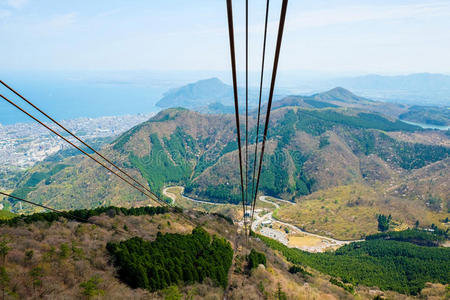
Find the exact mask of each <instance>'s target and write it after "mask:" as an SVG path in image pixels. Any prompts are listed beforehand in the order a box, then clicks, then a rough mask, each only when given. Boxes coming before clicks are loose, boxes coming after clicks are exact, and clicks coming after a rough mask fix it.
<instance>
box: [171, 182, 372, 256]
mask: <svg viewBox="0 0 450 300" xmlns="http://www.w3.org/2000/svg"><path fill="white" fill-rule="evenodd" d="M168 188H171V187H166V188H164V189H163V194H164V195H166V196H167V197H169V198H171V199H172V201H173V202H172V204H174V203H175V201H176V195H175V194H173V193H171V192H168V191H167V189H168ZM178 188H181V189H182V190H181V195H182V197H183V198H184V199H187V200H190V201H193V202H197V203H202V204H209V205H225V204H226V203H214V202H208V201H202V200H197V199H192V198H189V197H186V196H184V195H183V192H184V188H183V187H181V186H180V187H178ZM267 198H268V196H260V197H259V200H260V201H261V202H265V203H269V204H272V205H273V206H274V207H275V208H279V207H280V205H279V204H278V203H276V202H274V201H271V200H268V199H267ZM271 198H273V199H275V200H276V201H280V202H284V203H287V204H290V205H294V203H293V202H290V201H287V200H283V199H277V198H274V197H271ZM264 220H271V221H272V222H277V223H279V224H282V225H284V226H287V227H290V228H292V229H294V230H295V231H297V232H301V233H303V234H305V235H309V236H314V237H316V238H319V239H321V240H324V241H326V242H327V243H324V247H323V248H327V247H330V246H342V245H346V244H349V243H352V242H360V241H363V240H351V241H341V240H336V239H333V238H330V237H327V236H323V235H319V234H315V233H311V232H307V231H304V230H303V229H301V228H299V227H297V226H295V225H292V224H290V223H286V222H282V221H279V220H277V219H274V218H273V215H272V212H269V213H267V214H265V215H262V216H260V215H259V214H255V218H254V220H253V223H252V230H253V231H256V229H257V228H258V226H259V225H260V224H261V223H262V222H263V221H264ZM260 233H261V234H263V235H265V236H267V237H270V238H275V239H276V240H278V241H279V242H281V243H283V244H285V245H287V238H286V234H284V233H283V232H281V231H278V230H274V229H270V228H266V227H263V230H261V231H260Z"/></svg>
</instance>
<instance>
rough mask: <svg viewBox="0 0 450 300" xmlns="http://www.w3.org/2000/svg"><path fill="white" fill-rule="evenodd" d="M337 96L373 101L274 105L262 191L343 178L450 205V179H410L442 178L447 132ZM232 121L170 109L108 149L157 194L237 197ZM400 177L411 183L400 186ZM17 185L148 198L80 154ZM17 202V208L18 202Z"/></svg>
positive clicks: (69, 199)
mask: <svg viewBox="0 0 450 300" xmlns="http://www.w3.org/2000/svg"><path fill="white" fill-rule="evenodd" d="M311 101H315V102H311ZM332 102H333V103H338V102H339V103H341V104H342V103H347V104H354V105H356V104H358V105H360V104H361V103H362V104H364V105H366V104H367V105H372V104H373V103H372V101H370V100H367V99H364V98H360V97H358V96H355V95H353V94H351V93H350V92H348V91H346V90H344V89H339V88H338V89H334V90H332V91H330V92H327V93H322V94H317V95H314V96H312V97H311V98H308V99H306V98H301V97H287V98H285V99H283V100H281V101H279V102H276V103H275V104H274V107H275V109H274V110H273V112H272V116H271V124H270V130H269V137H268V138H269V139H268V142H267V151H266V156H265V160H264V165H263V175H262V177H261V186H260V191H261V192H262V193H264V194H266V195H271V196H275V197H282V198H284V199H289V200H293V201H294V200H295V199H300V198H299V197H302V196H305V195H309V194H311V193H313V196H314V195H315V193H317V192H319V191H325V190H328V189H331V188H335V187H340V186H347V185H357V186H361V187H369V188H375V187H377V189H383V187H385V189H386V192H383V193H379V192H376V191H373V193H375V194H377V195H378V196H377V197H375V200H374V203H375V204H373V203H372V205H375V206H377V205H378V203H383V201H388V200H386V199H390V200H395V199H397V198H399V197H400V198H402V199H403V198H405V197H406V198H407V199H411V200H417V201H418V202H417V203H419V204H418V205H419V206H420V207H422V209H424V210H431V211H433V210H432V209H431V206H430V205H429V204H428V203H429V201H428V200H429V199H430V197H431V198H433V197H436V198H437V199H439V200H438V202H439V203H440V204H439V205H440V206H439V208H438V209H437V210H436V209H435V210H434V211H437V212H440V211H441V212H443V211H445V210H447V209H449V208H450V207H449V203H448V199H447V196H448V195H449V194H450V191H449V187H448V185H436V189H426V188H424V183H423V182H420V180H419V181H417V180H415V181H409V182H405V178H413V177H417V178H418V175H415V174H420V173H422V175H421V178H429V180H430V181H431V182H434V181H435V180H439V178H441V177H440V176H439V175H438V174H442V172H443V170H444V171H445V170H446V168H445V167H444V169H442V168H439V165H443V164H444V165H445V164H447V163H448V159H449V158H448V157H449V154H450V148H449V137H448V135H446V134H445V132H442V131H441V132H439V131H427V130H422V129H421V128H419V127H417V126H413V125H409V124H406V123H403V122H401V121H399V120H398V119H395V118H393V117H387V116H384V115H381V114H378V113H375V112H369V111H364V110H361V108H360V107H355V106H353V107H351V106H347V107H335V106H338V105H337V104H335V105H334V106H333V105H331V104H330V103H332ZM305 103H306V104H307V103H309V105H310V106H309V107H306V104H305ZM318 103H320V104H318ZM323 103H328V104H327V105H324V104H323ZM311 105H313V106H314V107H311ZM255 122H256V115H255V114H252V115H251V116H250V118H249V133H250V134H249V136H250V149H249V150H250V153H253V152H252V151H254V140H255V134H256V127H255ZM234 124H235V123H234V116H233V115H211V114H201V113H198V112H193V111H189V110H186V109H181V108H177V109H167V110H164V111H162V112H160V113H159V114H158V115H156V116H155V117H153V118H151V119H150V120H148V121H147V122H144V123H142V124H140V125H138V126H136V127H134V128H132V129H131V130H129V131H128V132H126V133H124V134H123V135H121V136H120V137H119V138H118V139H117V140H115V141H114V142H113V143H111V144H110V145H108V146H107V147H105V148H103V152H104V153H105V155H107V156H108V157H110V158H111V159H113V160H114V161H115V162H117V163H118V164H120V165H121V166H122V167H124V168H125V169H127V170H128V171H129V172H130V173H131V174H133V176H135V177H136V178H138V179H139V180H140V181H141V182H147V183H148V185H149V186H150V188H151V189H152V190H153V191H155V192H156V193H158V194H161V191H162V188H163V187H164V186H167V185H182V186H185V187H186V189H185V192H186V193H187V194H188V195H190V196H192V197H194V198H198V199H203V200H207V201H217V202H230V203H238V202H239V199H240V196H239V181H238V178H239V173H238V168H237V166H238V163H237V144H236V138H235V128H234ZM250 157H251V160H250V161H249V163H250V165H252V163H253V160H252V159H253V155H250ZM432 166H435V167H432ZM437 172H440V173H437ZM445 172H446V171H445ZM249 174H250V171H249ZM444 177H445V176H444ZM404 184H406V185H407V186H408V189H407V190H406V191H401V190H402V186H403V185H404ZM425 186H429V185H428V184H427V185H425ZM14 194H15V195H18V196H22V197H27V198H28V199H30V200H34V201H37V202H40V203H46V204H48V205H51V206H53V207H57V208H82V207H93V206H98V205H130V204H131V203H136V202H142V203H146V201H147V202H148V201H149V200H147V199H146V198H145V197H144V196H143V195H142V194H140V193H138V192H135V191H133V190H132V189H131V188H129V187H127V186H126V185H124V184H123V183H121V182H120V181H119V180H117V178H115V177H114V176H112V175H111V174H108V173H107V172H105V171H104V170H103V169H101V168H100V167H97V165H95V163H94V162H92V161H90V160H89V159H87V158H82V157H80V156H74V157H70V158H66V159H63V160H61V161H56V162H44V163H42V164H39V165H37V166H36V167H34V168H33V169H32V170H30V171H29V172H27V173H26V174H25V175H24V176H23V178H22V179H21V180H20V182H19V184H18V185H17V186H16V188H15V190H14ZM403 195H404V196H403ZM365 196H366V195H362V196H361V197H365ZM12 205H13V206H14V209H15V210H17V209H19V206H18V204H17V203H15V202H14V201H12ZM24 207H25V209H28V208H27V206H24ZM421 212H422V210H421V209H418V210H416V213H413V215H412V217H411V218H416V217H417V218H420V217H421V216H420V214H421Z"/></svg>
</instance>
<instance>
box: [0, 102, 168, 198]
mask: <svg viewBox="0 0 450 300" xmlns="http://www.w3.org/2000/svg"><path fill="white" fill-rule="evenodd" d="M0 97H1V98H3V99H4V100H6V101H7V102H8V103H10V104H11V105H12V106H14V107H16V108H17V109H19V110H20V111H22V112H23V113H25V114H26V115H27V116H29V117H30V118H32V119H33V120H35V121H36V122H38V123H39V124H41V125H42V126H44V127H45V128H46V129H48V130H50V131H51V132H52V133H54V134H56V135H57V136H58V137H60V138H61V139H63V140H64V141H65V142H67V143H68V144H70V145H71V146H72V147H74V148H76V149H77V150H79V151H80V152H82V153H83V154H84V155H86V156H88V157H89V158H91V159H92V160H94V161H95V162H96V163H98V164H99V165H101V166H102V167H103V168H105V169H107V170H108V171H110V172H111V173H113V174H114V175H116V176H117V177H119V178H120V179H122V180H123V181H125V182H126V183H127V184H129V185H130V186H131V187H133V188H134V189H136V190H138V191H139V192H141V193H143V194H144V195H146V196H147V197H149V198H150V199H152V200H154V201H156V202H159V203H160V204H162V205H165V203H163V202H162V201H161V200H159V198H156V199H154V198H153V197H154V196H153V195H151V194H148V193H147V192H146V191H145V190H141V189H140V188H138V187H137V186H135V185H134V184H132V183H131V182H130V181H128V180H126V179H125V178H123V177H122V176H121V175H120V174H118V173H116V172H114V171H113V170H112V169H111V168H109V167H107V166H106V165H105V164H103V163H102V162H100V161H99V160H98V159H96V158H95V157H93V156H92V155H90V154H89V153H87V152H86V151H84V150H83V149H81V148H80V147H78V146H76V145H75V144H74V143H72V142H71V141H69V140H68V139H66V138H65V137H63V136H62V135H61V134H59V133H58V132H56V131H55V130H53V129H52V128H50V127H49V126H47V125H46V124H45V123H43V122H42V121H40V120H39V119H37V118H36V117H34V116H33V115H32V114H30V113H29V112H27V111H26V110H25V109H23V108H22V107H20V106H19V105H17V104H16V103H14V102H13V101H11V100H9V99H8V98H6V97H5V96H3V95H2V94H0Z"/></svg>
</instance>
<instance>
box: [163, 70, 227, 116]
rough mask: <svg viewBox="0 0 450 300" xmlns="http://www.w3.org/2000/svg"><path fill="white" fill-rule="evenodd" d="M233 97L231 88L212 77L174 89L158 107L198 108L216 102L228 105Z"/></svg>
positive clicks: (167, 93)
mask: <svg viewBox="0 0 450 300" xmlns="http://www.w3.org/2000/svg"><path fill="white" fill-rule="evenodd" d="M232 95H233V94H232V88H231V86H229V85H227V84H225V83H223V82H222V81H221V80H220V79H219V78H217V77H212V78H208V79H203V80H199V81H196V82H194V83H190V84H187V85H184V86H181V87H179V88H176V89H172V90H170V91H168V92H166V93H165V94H164V97H163V98H161V100H159V101H158V103H156V105H157V106H159V107H162V108H168V107H178V106H182V107H186V108H198V107H201V106H205V105H208V104H211V103H216V102H220V103H222V104H227V103H228V102H230V101H231V100H232V98H231V97H232Z"/></svg>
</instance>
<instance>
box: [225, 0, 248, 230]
mask: <svg viewBox="0 0 450 300" xmlns="http://www.w3.org/2000/svg"><path fill="white" fill-rule="evenodd" d="M227 16H228V35H229V39H230V58H231V75H232V77H233V96H234V112H235V117H236V130H237V143H238V149H239V170H240V175H241V196H242V211H243V213H244V215H243V217H244V219H243V220H244V228H246V220H245V199H244V178H243V174H242V149H241V128H240V122H239V102H238V88H237V79H236V53H235V47H234V28H233V4H232V0H227Z"/></svg>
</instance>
